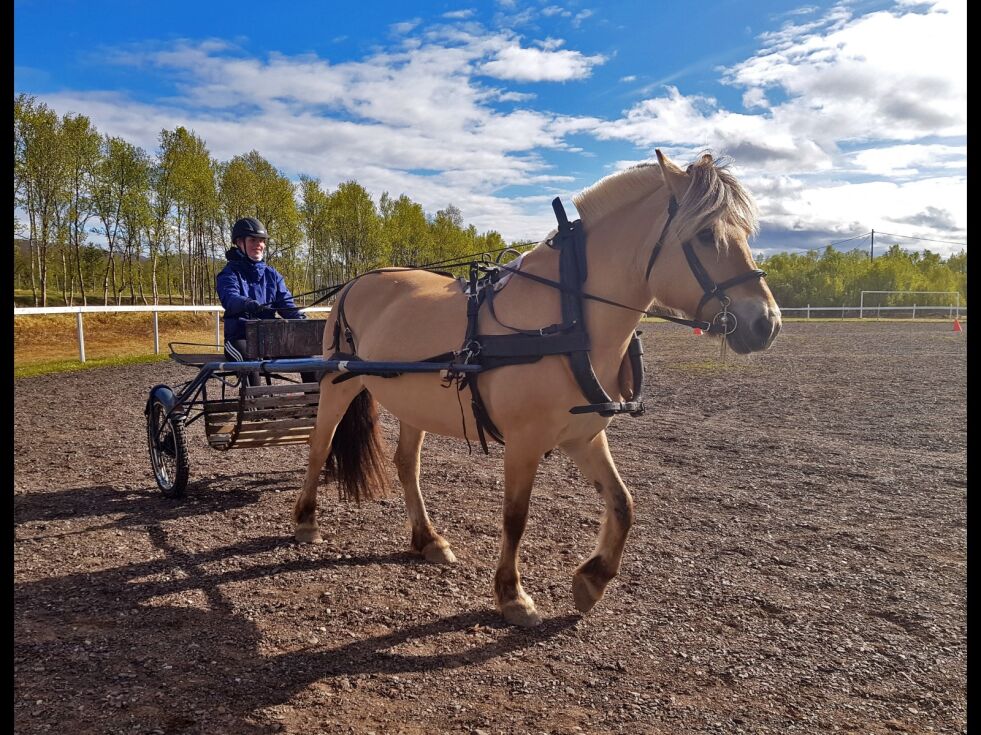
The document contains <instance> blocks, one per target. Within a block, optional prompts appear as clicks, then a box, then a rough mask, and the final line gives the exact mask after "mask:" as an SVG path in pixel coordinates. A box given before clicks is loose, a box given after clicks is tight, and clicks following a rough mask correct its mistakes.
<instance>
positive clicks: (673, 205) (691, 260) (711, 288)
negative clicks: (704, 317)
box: [644, 196, 766, 334]
mask: <svg viewBox="0 0 981 735" xmlns="http://www.w3.org/2000/svg"><path fill="white" fill-rule="evenodd" d="M677 213H678V200H677V199H675V198H674V197H673V196H672V197H671V201H670V202H669V203H668V221H667V222H665V223H664V228H663V229H662V230H661V236H660V237H659V238H658V240H657V244H656V245H655V246H654V249H653V250H652V251H651V257H650V260H648V261H647V273H646V274H645V275H644V278H645V279H647V278H650V277H651V269H652V268H653V267H654V261H655V260H656V259H657V256H658V255H659V254H660V252H661V248H662V246H663V244H664V235H665V233H666V232H667V231H668V227H669V226H670V225H671V220H673V219H674V216H675V214H677ZM681 249H682V250H683V251H684V253H685V259H686V260H687V261H688V267H689V268H690V269H691V272H692V275H694V276H695V280H696V281H698V285H699V286H701V287H702V292H703V293H702V298H701V300H700V301H699V302H698V308H697V309H695V321H699V320H700V319H701V314H702V309H703V308H705V304H707V303H708V302H709V301H711V300H712V299H718V300H719V303H720V304H721V305H722V311H720V312H718V313H717V314H716V315H715V316H714V317H712V320H711V321H710V324H711V326H710V327H709V329H708V331H709V332H710V333H714V334H732V333H733V332H734V331H736V326H737V321H736V315H735V314H733V313H732V312H731V311H729V304H730V303H732V300H731V299H730V298H729V296H728V295H727V294H726V289H728V288H732V287H733V286H736V285H738V284H740V283H745V282H746V281H751V280H753V279H754V278H765V277H766V271H763V270H760V269H759V268H756V269H754V270H751V271H747V272H745V273H741V274H740V275H738V276H735V277H734V278H730V279H729V280H727V281H723V282H722V283H716V282H715V281H713V280H712V277H711V276H710V275H709V274H708V271H707V270H706V269H705V266H704V265H702V261H700V260H699V259H698V256H697V255H696V254H695V249H694V248H693V247H692V244H691V241H690V240H686V241H685V242H684V243H683V244H682V246H681Z"/></svg>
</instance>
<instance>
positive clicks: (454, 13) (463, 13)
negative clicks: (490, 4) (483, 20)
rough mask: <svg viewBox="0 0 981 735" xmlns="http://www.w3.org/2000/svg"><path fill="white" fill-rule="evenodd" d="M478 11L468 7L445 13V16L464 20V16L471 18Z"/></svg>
mask: <svg viewBox="0 0 981 735" xmlns="http://www.w3.org/2000/svg"><path fill="white" fill-rule="evenodd" d="M476 12H477V11H476V10H474V9H473V8H468V9H466V10H451V11H449V12H448V13H443V17H444V18H449V19H451V20H463V19H464V18H470V17H472V16H473V14H474V13H476Z"/></svg>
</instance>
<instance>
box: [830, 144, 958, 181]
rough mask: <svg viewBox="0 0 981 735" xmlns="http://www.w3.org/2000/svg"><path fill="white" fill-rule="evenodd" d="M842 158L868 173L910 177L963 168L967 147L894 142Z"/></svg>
mask: <svg viewBox="0 0 981 735" xmlns="http://www.w3.org/2000/svg"><path fill="white" fill-rule="evenodd" d="M845 159H846V160H847V161H848V163H850V164H851V165H852V166H854V167H855V169H857V170H859V171H861V172H863V173H868V174H874V175H877V176H889V177H900V176H905V177H910V176H916V175H918V174H922V173H923V172H926V171H937V170H944V169H947V170H952V171H960V170H964V171H966V169H967V151H966V150H965V148H964V147H963V146H952V145H894V146H887V147H884V148H867V149H865V150H861V151H856V152H855V153H852V154H849V155H848V156H846V157H845Z"/></svg>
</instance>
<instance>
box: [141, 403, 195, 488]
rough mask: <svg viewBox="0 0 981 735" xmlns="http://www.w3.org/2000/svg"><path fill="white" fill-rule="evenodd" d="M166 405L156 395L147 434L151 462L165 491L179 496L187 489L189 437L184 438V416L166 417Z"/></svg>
mask: <svg viewBox="0 0 981 735" xmlns="http://www.w3.org/2000/svg"><path fill="white" fill-rule="evenodd" d="M167 410H168V409H167V405H166V404H165V403H164V402H163V401H161V400H160V398H157V397H153V398H151V400H150V405H149V406H148V407H147V414H146V433H147V441H148V443H149V445H150V464H151V465H152V466H153V475H154V477H155V478H156V480H157V485H159V486H160V489H161V491H163V494H164V495H166V496H167V497H168V498H179V497H182V496H183V495H184V490H185V489H186V488H187V477H188V474H189V469H190V468H189V466H188V463H187V440H186V439H185V438H184V417H183V416H182V415H179V414H178V415H176V416H171V417H170V418H167Z"/></svg>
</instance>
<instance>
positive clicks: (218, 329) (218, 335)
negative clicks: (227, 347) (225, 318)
mask: <svg viewBox="0 0 981 735" xmlns="http://www.w3.org/2000/svg"><path fill="white" fill-rule="evenodd" d="M215 344H216V345H218V346H221V312H220V311H216V312H215Z"/></svg>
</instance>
